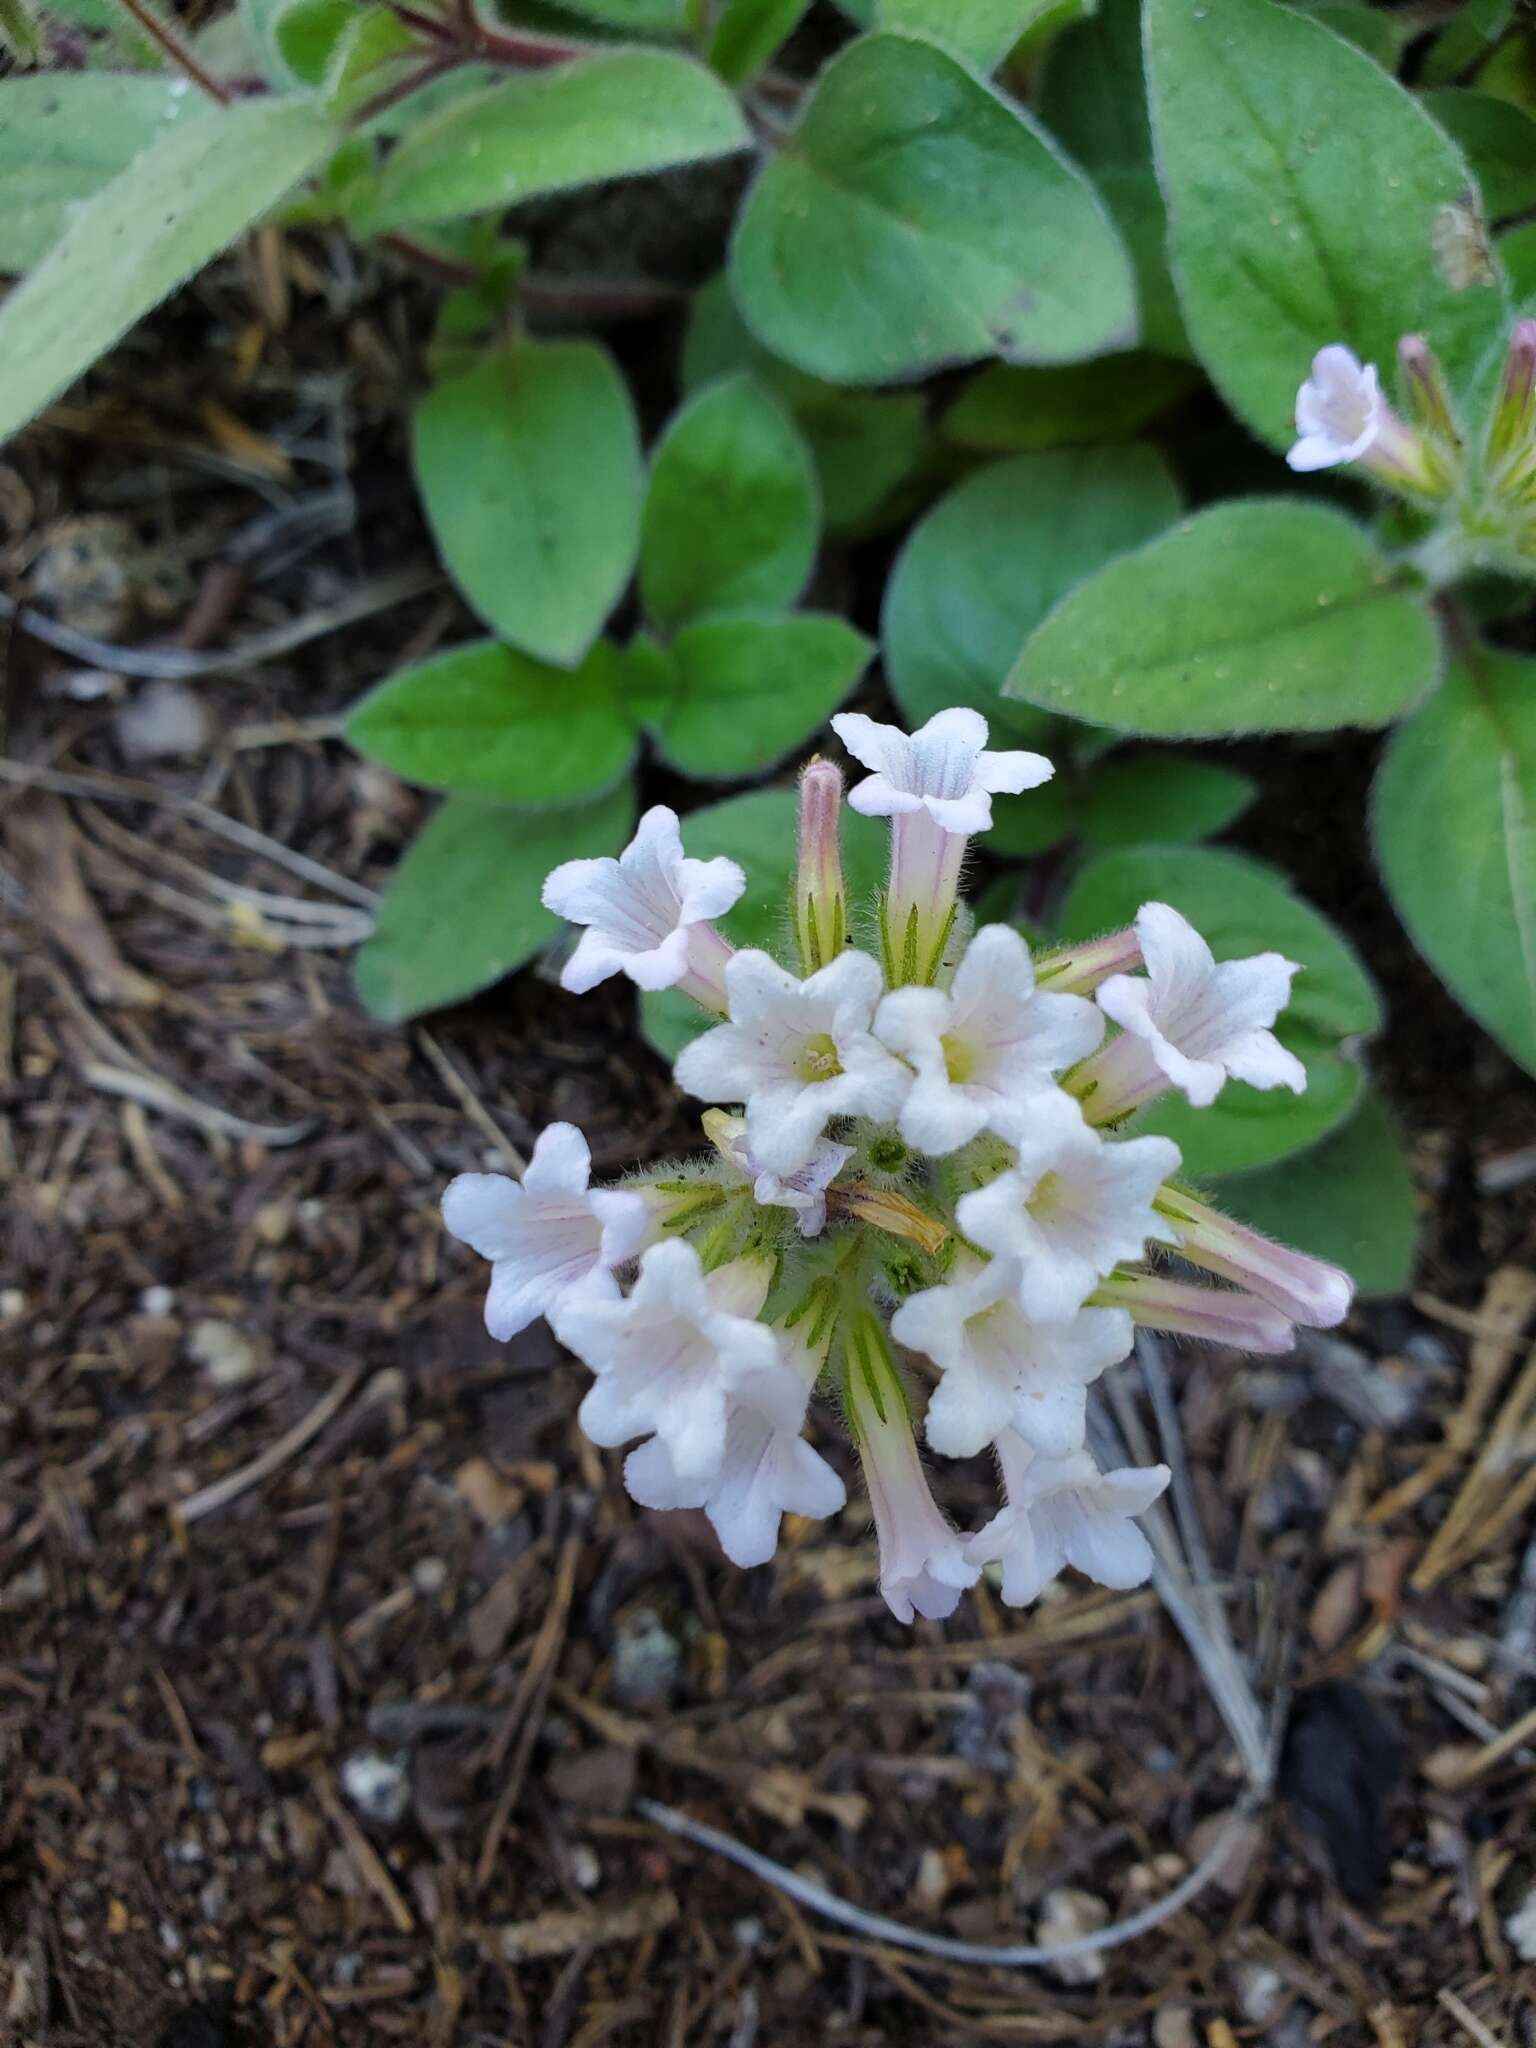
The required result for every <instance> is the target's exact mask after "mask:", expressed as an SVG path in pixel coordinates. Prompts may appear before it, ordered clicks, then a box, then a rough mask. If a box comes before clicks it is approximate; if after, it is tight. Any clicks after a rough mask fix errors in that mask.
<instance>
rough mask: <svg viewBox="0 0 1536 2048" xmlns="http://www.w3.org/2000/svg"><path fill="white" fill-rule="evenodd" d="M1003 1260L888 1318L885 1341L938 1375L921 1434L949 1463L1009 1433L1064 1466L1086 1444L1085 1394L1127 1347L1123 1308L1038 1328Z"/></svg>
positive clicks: (966, 1270) (970, 1264)
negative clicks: (918, 1355) (920, 1357)
mask: <svg viewBox="0 0 1536 2048" xmlns="http://www.w3.org/2000/svg"><path fill="white" fill-rule="evenodd" d="M1017 1291H1018V1274H1017V1272H1016V1271H1015V1270H1014V1268H1013V1267H1012V1265H1011V1263H1010V1262H1009V1261H1008V1260H1006V1259H992V1260H989V1261H988V1262H986V1263H985V1264H983V1263H982V1262H981V1261H980V1260H969V1259H968V1260H966V1261H965V1262H964V1264H963V1265H961V1266H960V1267H959V1269H958V1270H957V1272H956V1274H955V1275H954V1277H952V1278H951V1279H950V1280H949V1281H948V1282H947V1283H946V1284H945V1285H944V1286H942V1287H930V1288H926V1289H925V1290H924V1291H923V1292H922V1293H920V1294H914V1295H912V1296H911V1298H910V1299H909V1300H907V1301H905V1302H903V1304H902V1305H901V1307H900V1308H899V1309H898V1310H897V1311H896V1313H895V1315H894V1316H893V1317H892V1318H891V1335H892V1336H893V1337H894V1338H895V1339H896V1341H897V1342H898V1343H899V1344H905V1345H906V1346H907V1348H908V1350H911V1351H921V1352H923V1353H925V1355H926V1356H927V1357H929V1358H931V1359H932V1360H933V1362H934V1364H935V1365H937V1366H939V1367H940V1368H941V1369H942V1371H943V1375H944V1376H943V1378H942V1380H941V1381H940V1382H939V1385H938V1387H937V1388H936V1390H935V1391H934V1394H933V1396H932V1398H931V1400H930V1401H929V1403H928V1413H927V1416H926V1418H925V1420H924V1434H925V1435H926V1436H927V1439H928V1442H929V1444H930V1445H931V1446H932V1448H933V1449H934V1450H936V1451H942V1452H943V1453H944V1455H945V1456H946V1457H949V1458H970V1457H974V1456H975V1454H976V1453H977V1452H978V1451H979V1450H981V1449H982V1448H983V1447H984V1446H985V1445H987V1444H989V1443H991V1442H992V1441H993V1439H994V1438H995V1437H997V1436H998V1435H999V1434H1000V1433H1001V1432H1002V1431H1003V1430H1005V1429H1010V1428H1011V1429H1015V1430H1017V1431H1018V1432H1019V1434H1020V1435H1021V1436H1022V1437H1024V1438H1025V1439H1026V1441H1027V1442H1028V1443H1030V1444H1031V1445H1032V1446H1033V1447H1034V1449H1035V1450H1037V1451H1039V1452H1040V1454H1041V1455H1042V1456H1043V1457H1047V1458H1064V1457H1066V1456H1067V1455H1068V1453H1069V1452H1071V1451H1075V1450H1077V1449H1078V1448H1079V1447H1080V1446H1081V1444H1082V1441H1083V1427H1084V1407H1085V1402H1086V1398H1087V1393H1086V1390H1087V1389H1088V1387H1090V1386H1091V1385H1092V1384H1093V1382H1094V1381H1095V1380H1096V1379H1097V1378H1098V1377H1099V1375H1100V1373H1102V1372H1103V1371H1104V1370H1105V1368H1106V1367H1108V1366H1111V1365H1117V1364H1118V1363H1119V1361H1120V1360H1121V1359H1122V1358H1124V1357H1125V1355H1126V1353H1127V1352H1128V1351H1129V1350H1130V1348H1131V1337H1132V1328H1131V1319H1130V1317H1129V1316H1128V1315H1127V1314H1126V1313H1125V1311H1124V1310H1123V1309H1116V1308H1085V1309H1080V1310H1079V1311H1078V1313H1077V1314H1076V1315H1075V1316H1073V1317H1072V1319H1071V1321H1070V1322H1063V1323H1034V1322H1031V1321H1030V1320H1029V1318H1028V1317H1027V1316H1026V1315H1025V1314H1024V1312H1023V1311H1022V1309H1020V1307H1019V1304H1018V1301H1017V1298H1016V1297H1017Z"/></svg>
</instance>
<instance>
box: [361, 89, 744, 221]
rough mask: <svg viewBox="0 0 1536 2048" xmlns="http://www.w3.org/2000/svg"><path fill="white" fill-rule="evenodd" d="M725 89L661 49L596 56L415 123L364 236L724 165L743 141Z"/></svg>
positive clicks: (366, 210) (383, 182) (369, 211)
mask: <svg viewBox="0 0 1536 2048" xmlns="http://www.w3.org/2000/svg"><path fill="white" fill-rule="evenodd" d="M748 139H749V137H748V133H747V126H746V123H745V121H744V120H743V119H742V116H741V110H740V108H739V107H738V106H737V104H736V102H735V100H734V98H733V97H732V96H731V94H730V93H729V92H727V90H726V88H725V87H724V86H723V85H722V84H721V83H720V81H719V79H717V78H715V77H714V76H713V75H712V74H711V73H710V72H708V71H706V70H705V69H704V67H703V66H702V65H700V64H695V63H694V62H693V61H692V60H691V59H690V58H688V57H682V56H678V55H676V54H674V53H673V52H671V51H666V50H614V51H606V50H605V51H602V52H599V53H597V54H595V55H593V56H590V57H583V58H582V59H581V60H580V61H579V62H577V63H572V64H561V65H558V66H556V67H554V68H553V69H551V70H548V71H533V72H526V73H523V74H521V75H519V76H517V77H513V78H508V79H505V80H503V82H502V83H501V84H499V85H493V86H491V87H489V88H488V89H487V90H486V91H484V92H478V93H473V94H471V95H470V96H469V97H468V98H466V99H458V100H455V101H454V102H453V103H452V104H451V105H450V106H447V107H445V108H443V110H442V111H441V113H438V114H436V115H434V116H432V118H431V119H429V120H426V121H423V122H422V123H421V125H420V126H419V127H418V128H415V129H413V130H412V131H411V133H410V134H409V135H408V136H407V137H406V138H405V140H404V141H403V142H402V143H401V144H400V147H399V148H398V149H397V150H396V151H395V152H394V154H393V156H391V157H390V158H389V160H388V162H387V163H386V164H385V166H384V170H383V172H382V174H381V176H380V178H379V183H378V188H377V190H376V191H375V193H374V194H373V195H372V196H371V198H370V199H369V200H368V201H367V202H366V204H365V205H364V206H363V208H362V209H361V211H360V212H359V214H358V216H357V218H356V220H355V223H354V224H355V225H356V227H357V228H358V230H359V232H361V233H363V234H379V233H381V232H382V231H383V230H384V229H386V228H397V227H405V226H409V225H410V224H411V223H413V222H419V221H434V220H452V219H454V218H455V217H456V216H457V215H459V214H465V213H485V212H488V211H489V210H490V209H492V208H493V207H495V208H499V207H503V206H514V205H517V204H518V203H520V202H521V201H522V200H525V199H531V198H534V197H535V196H536V195H538V194H539V193H542V192H561V191H565V190H567V189H569V188H570V187H571V186H574V185H591V184H595V183H596V182H598V181H599V180H600V179H605V178H622V177H632V176H634V175H635V174H636V173H637V172H642V171H661V170H666V169H667V168H668V167H669V166H670V165H673V164H685V163H698V162H701V161H702V160H703V159H705V158H707V157H717V156H728V155H729V154H730V153H731V152H732V151H733V150H738V149H743V148H745V147H746V144H747V142H748Z"/></svg>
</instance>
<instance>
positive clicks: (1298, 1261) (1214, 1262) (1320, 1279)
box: [1157, 1186, 1355, 1330]
mask: <svg viewBox="0 0 1536 2048" xmlns="http://www.w3.org/2000/svg"><path fill="white" fill-rule="evenodd" d="M1157 1208H1158V1209H1159V1211H1160V1212H1161V1213H1162V1214H1163V1215H1164V1216H1166V1217H1167V1218H1168V1220H1169V1221H1170V1222H1171V1223H1172V1224H1173V1226H1174V1229H1175V1231H1176V1232H1177V1235H1178V1242H1179V1252H1180V1254H1181V1256H1182V1257H1184V1258H1186V1259H1187V1260H1188V1261H1189V1263H1190V1264H1191V1265H1192V1266H1201V1267H1203V1268H1204V1270H1205V1271H1206V1272H1207V1273H1215V1274H1217V1275H1218V1276H1219V1277H1220V1278H1221V1279H1223V1280H1231V1281H1233V1282H1234V1283H1235V1284H1236V1285H1237V1286H1239V1287H1244V1288H1247V1289H1248V1291H1249V1292H1250V1293H1251V1294H1257V1295H1258V1296H1259V1297H1260V1299H1261V1300H1263V1301H1267V1302H1269V1303H1270V1304H1271V1305H1272V1306H1273V1307H1275V1308H1277V1309H1279V1311H1280V1313H1281V1314H1282V1315H1284V1316H1289V1317H1290V1319H1291V1321H1292V1322H1294V1323H1304V1324H1305V1325H1306V1326H1307V1327H1308V1328H1310V1329H1314V1330H1329V1329H1332V1328H1333V1326H1334V1324H1335V1323H1342V1322H1343V1320H1344V1318H1345V1316H1346V1315H1348V1313H1349V1304H1350V1302H1351V1301H1352V1300H1353V1298H1354V1292H1355V1283H1354V1282H1353V1280H1351V1279H1350V1277H1349V1275H1348V1274H1347V1273H1345V1272H1341V1271H1340V1269H1339V1268H1338V1267H1337V1266H1330V1265H1327V1264H1325V1263H1324V1261H1323V1260H1322V1259H1313V1258H1309V1257H1308V1256H1307V1254H1306V1253H1305V1252H1294V1251H1292V1250H1290V1248H1289V1247H1288V1246H1286V1245H1283V1244H1276V1243H1275V1242H1274V1240H1273V1239H1272V1238H1268V1237H1262V1236H1260V1234H1259V1232H1258V1231H1256V1230H1249V1229H1248V1228H1247V1227H1246V1226H1245V1225H1244V1224H1241V1223H1234V1222H1233V1220H1232V1219H1231V1217H1230V1216H1223V1215H1222V1214H1221V1213H1220V1212H1219V1211H1218V1210H1216V1209H1212V1208H1209V1207H1208V1206H1207V1205H1206V1204H1205V1203H1204V1202H1201V1201H1198V1200H1197V1199H1196V1198H1195V1196H1193V1195H1190V1194H1187V1193H1186V1192H1185V1191H1184V1190H1183V1189H1182V1188H1175V1187H1172V1186H1169V1187H1165V1188H1164V1189H1163V1191H1162V1193H1161V1194H1160V1195H1159V1196H1158V1198H1157Z"/></svg>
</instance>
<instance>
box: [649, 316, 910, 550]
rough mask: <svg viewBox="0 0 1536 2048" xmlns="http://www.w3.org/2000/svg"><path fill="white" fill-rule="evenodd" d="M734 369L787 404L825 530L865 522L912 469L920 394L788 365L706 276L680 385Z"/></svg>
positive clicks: (689, 386)
mask: <svg viewBox="0 0 1536 2048" xmlns="http://www.w3.org/2000/svg"><path fill="white" fill-rule="evenodd" d="M739 370H750V371H751V372H752V374H753V375H754V376H755V377H756V378H757V379H758V381H759V382H760V383H762V384H766V385H767V387H768V389H769V390H770V391H772V392H773V393H774V394H775V396H776V397H777V398H779V400H780V401H781V402H782V403H783V404H784V405H786V406H788V408H789V410H790V411H791V413H793V415H794V418H795V422H796V424H797V425H798V427H799V428H800V431H801V433H802V434H804V436H805V438H806V440H807V441H808V442H809V443H810V447H811V453H812V455H813V456H814V457H815V459H816V470H817V475H818V477H819V479H820V483H821V504H822V513H823V516H824V517H825V520H826V524H827V529H828V531H829V532H831V533H834V534H843V533H847V532H848V531H849V530H850V529H855V528H860V527H863V526H864V525H865V524H866V522H868V521H869V520H870V519H872V518H873V517H874V516H875V515H876V513H878V512H879V510H880V508H881V507H882V506H883V505H884V504H885V501H886V500H887V499H888V498H889V497H890V496H891V494H892V492H893V491H895V490H896V489H897V488H898V487H899V486H900V485H901V484H903V483H904V482H906V481H907V479H908V478H909V477H911V476H912V474H913V472H914V471H915V470H916V469H917V467H918V465H919V463H920V461H921V459H922V455H923V451H924V448H925V447H926V445H927V438H928V427H927V407H926V405H925V404H924V402H923V400H922V398H920V397H919V396H918V395H917V394H916V393H915V392H914V393H911V394H902V395H892V396H878V395H876V394H875V393H874V392H870V391H844V390H842V389H840V388H839V386H837V385H836V384H827V383H824V382H823V381H822V380H821V378H819V377H808V376H807V375H806V374H805V372H804V371H803V370H796V369H793V368H791V366H790V365H789V364H788V363H785V362H781V361H780V360H779V358H778V357H777V356H776V355H773V354H772V353H771V352H770V351H769V350H768V349H766V348H764V347H763V346H762V344H761V342H759V341H756V340H755V339H754V338H753V336H752V335H751V334H750V333H749V332H748V330H747V328H746V326H745V325H744V323H743V321H742V318H741V315H740V314H739V313H738V312H737V310H736V305H735V302H734V300H733V299H732V298H731V294H730V287H729V284H728V282H727V280H726V279H725V278H724V277H723V276H721V277H716V278H712V279H711V280H710V282H709V283H708V284H706V285H705V286H704V287H703V289H702V290H701V291H699V292H697V293H696V294H695V296H694V301H693V305H692V307H691V309H690V312H689V319H688V332H687V334H686V336H685V337H684V341H683V360H682V371H681V374H682V383H683V389H684V390H685V391H689V392H692V391H696V390H698V389H699V388H700V387H701V386H702V385H704V384H708V383H712V382H713V381H714V380H715V379H716V378H717V377H723V376H728V375H730V374H731V373H732V372H734V371H739Z"/></svg>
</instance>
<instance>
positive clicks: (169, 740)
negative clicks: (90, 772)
mask: <svg viewBox="0 0 1536 2048" xmlns="http://www.w3.org/2000/svg"><path fill="white" fill-rule="evenodd" d="M112 732H113V736H114V738H115V739H116V741H117V744H118V747H119V749H120V751H121V752H122V754H123V756H124V758H125V759H127V760H129V761H177V760H184V759H185V758H186V757H187V756H188V755H189V754H200V753H202V751H203V749H204V748H205V747H206V746H207V744H208V741H209V739H210V737H211V736H212V733H213V721H212V719H211V718H210V717H209V715H208V708H207V706H206V705H205V704H204V702H203V700H202V698H201V697H198V696H196V695H194V693H193V692H192V691H191V690H189V689H188V688H187V686H186V684H185V683H172V682H154V683H146V684H145V685H144V687H143V689H142V690H140V691H139V692H138V694H137V695H136V696H134V697H131V698H130V699H129V701H128V702H127V703H126V704H124V705H123V707H122V708H121V710H119V711H118V712H117V713H116V715H115V716H114V718H113V720H112Z"/></svg>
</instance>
